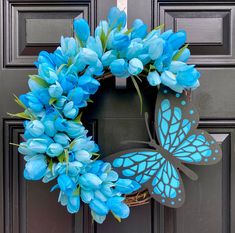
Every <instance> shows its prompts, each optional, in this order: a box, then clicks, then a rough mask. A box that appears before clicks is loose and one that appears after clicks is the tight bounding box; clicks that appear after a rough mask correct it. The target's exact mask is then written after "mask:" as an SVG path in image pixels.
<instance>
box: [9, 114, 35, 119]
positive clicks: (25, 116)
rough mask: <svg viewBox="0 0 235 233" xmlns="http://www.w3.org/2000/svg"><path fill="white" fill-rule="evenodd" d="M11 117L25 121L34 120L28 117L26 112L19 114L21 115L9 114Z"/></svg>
mask: <svg viewBox="0 0 235 233" xmlns="http://www.w3.org/2000/svg"><path fill="white" fill-rule="evenodd" d="M7 114H8V115H9V116H11V117H20V118H23V119H28V120H31V119H32V118H31V117H30V116H29V115H27V114H26V113H25V112H19V113H15V114H14V113H9V112H8V113H7Z"/></svg>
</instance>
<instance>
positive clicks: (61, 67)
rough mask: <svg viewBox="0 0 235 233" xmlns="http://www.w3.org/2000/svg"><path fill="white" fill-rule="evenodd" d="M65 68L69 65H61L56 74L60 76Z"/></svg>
mask: <svg viewBox="0 0 235 233" xmlns="http://www.w3.org/2000/svg"><path fill="white" fill-rule="evenodd" d="M65 66H67V64H62V65H60V67H59V68H58V70H57V71H56V74H59V73H60V71H61V70H62V69H63V68H64V67H65Z"/></svg>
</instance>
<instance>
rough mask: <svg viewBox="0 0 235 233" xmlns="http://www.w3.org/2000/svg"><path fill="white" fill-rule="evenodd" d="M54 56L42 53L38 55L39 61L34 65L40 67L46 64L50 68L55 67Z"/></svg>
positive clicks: (45, 52)
mask: <svg viewBox="0 0 235 233" xmlns="http://www.w3.org/2000/svg"><path fill="white" fill-rule="evenodd" d="M53 58H54V57H53V54H51V53H48V52H47V51H41V52H40V53H39V55H38V60H37V62H35V63H34V64H35V65H36V66H37V68H38V67H39V64H42V63H46V64H48V66H50V67H52V68H53V67H55V63H54V59H53Z"/></svg>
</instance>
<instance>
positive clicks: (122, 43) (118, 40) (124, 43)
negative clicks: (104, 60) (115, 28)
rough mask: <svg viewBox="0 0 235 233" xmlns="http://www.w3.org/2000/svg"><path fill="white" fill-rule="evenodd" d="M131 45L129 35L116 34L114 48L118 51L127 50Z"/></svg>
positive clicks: (113, 42)
mask: <svg viewBox="0 0 235 233" xmlns="http://www.w3.org/2000/svg"><path fill="white" fill-rule="evenodd" d="M130 43H131V41H130V38H129V36H128V35H125V34H122V33H116V34H115V35H114V37H113V41H112V47H113V48H114V49H116V50H123V49H126V48H127V47H128V46H129V45H130Z"/></svg>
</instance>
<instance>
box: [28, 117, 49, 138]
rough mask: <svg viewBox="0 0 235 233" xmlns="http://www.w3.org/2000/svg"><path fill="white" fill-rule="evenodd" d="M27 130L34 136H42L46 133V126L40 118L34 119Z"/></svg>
mask: <svg viewBox="0 0 235 233" xmlns="http://www.w3.org/2000/svg"><path fill="white" fill-rule="evenodd" d="M26 130H27V131H28V132H29V133H30V135H32V137H40V136H41V135H42V134H43V133H44V130H45V127H44V125H43V124H42V123H41V122H40V121H39V120H33V121H30V122H29V123H28V124H27V125H26Z"/></svg>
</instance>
